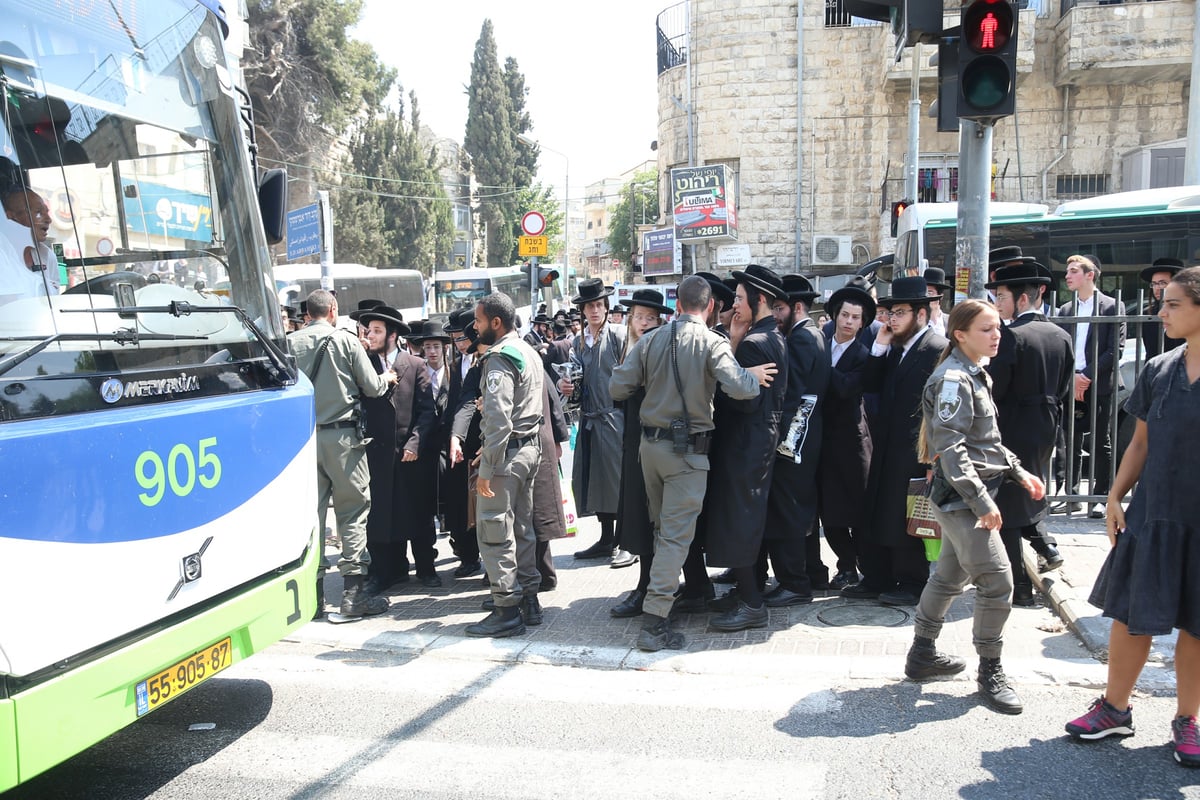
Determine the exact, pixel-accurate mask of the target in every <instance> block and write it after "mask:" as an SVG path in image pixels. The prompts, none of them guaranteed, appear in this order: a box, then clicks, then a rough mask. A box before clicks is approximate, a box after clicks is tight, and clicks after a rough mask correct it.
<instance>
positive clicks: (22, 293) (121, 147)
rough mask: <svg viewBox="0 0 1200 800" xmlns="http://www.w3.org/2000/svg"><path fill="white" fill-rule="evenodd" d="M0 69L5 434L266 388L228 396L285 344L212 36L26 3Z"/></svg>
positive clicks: (116, 9)
mask: <svg viewBox="0 0 1200 800" xmlns="http://www.w3.org/2000/svg"><path fill="white" fill-rule="evenodd" d="M0 70H2V71H3V74H4V77H5V80H6V84H7V92H6V98H5V101H4V104H3V109H4V117H3V125H2V126H0V198H2V199H3V202H4V207H5V211H6V212H7V213H6V216H7V217H8V219H6V220H3V221H2V224H0V228H2V230H3V233H4V235H3V236H0V306H2V307H3V311H4V313H3V314H0V382H3V383H6V384H7V386H6V387H5V390H4V392H3V399H0V419H14V418H24V417H30V416H46V415H54V414H62V413H72V412H80V411H86V410H94V409H97V408H104V407H107V406H109V405H112V404H115V403H116V402H118V401H119V400H122V399H126V400H137V399H141V400H144V401H147V402H149V401H151V400H152V399H153V398H157V399H159V400H161V399H171V398H172V397H177V396H178V394H177V393H176V392H172V391H167V392H163V391H161V390H162V389H163V387H164V386H168V387H174V388H176V389H181V390H182V391H186V392H189V394H188V395H187V396H196V394H197V393H199V394H201V395H203V394H204V393H226V392H228V391H238V390H248V389H253V388H257V387H259V386H261V385H268V384H269V383H270V382H271V381H270V380H269V379H267V378H266V377H264V376H256V377H250V378H249V379H248V380H246V379H241V378H239V379H236V380H230V379H228V374H242V375H246V376H254V375H255V371H254V370H239V369H238V367H237V365H238V364H239V363H244V362H246V361H251V362H259V363H269V362H273V361H274V362H278V360H279V355H280V353H281V348H282V347H283V327H282V322H281V319H280V314H279V308H278V305H277V302H276V300H275V291H274V288H273V285H272V282H271V281H270V279H269V277H268V274H267V265H268V264H269V253H268V251H267V243H266V239H265V235H264V233H263V231H262V229H261V227H260V222H259V217H258V214H257V213H255V210H254V209H253V207H252V206H250V205H249V202H251V201H252V198H254V197H255V194H256V184H255V181H254V176H253V175H252V174H251V172H250V170H249V168H248V167H249V165H248V161H247V159H246V157H245V153H244V151H243V150H242V148H245V147H246V146H247V138H246V131H245V129H244V126H243V122H242V120H241V117H240V114H239V102H240V101H237V100H235V90H234V88H233V82H232V78H231V75H230V73H229V70H228V69H227V67H226V65H225V56H224V52H223V41H222V34H221V31H220V29H219V27H218V25H217V23H216V22H215V20H214V19H213V18H212V17H211V16H210V15H209V14H208V13H207V11H206V10H205V9H204V8H203V7H201V6H198V5H197V4H195V3H190V2H183V1H182V0H161V1H160V2H155V3H135V2H132V1H131V0H114V2H112V3H106V4H103V5H100V4H86V9H83V7H82V6H80V4H78V3H73V2H67V1H66V0H31V2H26V3H22V4H20V5H17V6H10V7H9V9H8V11H7V12H6V14H5V25H4V29H3V31H2V32H0ZM218 284H220V285H221V286H222V290H221V291H219V292H218V291H214V287H216V286H217V285H218ZM234 306H236V307H237V309H239V310H240V311H235V310H234V308H233V307H234ZM193 309H194V313H193ZM242 312H244V314H243V313H242ZM39 343H40V344H39ZM35 344H36V345H37V346H36V347H33V345H35ZM227 373H228V374H227ZM114 380H115V381H116V382H115V383H114V382H113V381H114ZM13 385H20V387H21V391H20V392H14V391H10V388H11V387H12V386H13ZM131 386H132V387H134V388H133V389H132V390H130V389H129V387H131ZM105 387H107V388H105ZM147 387H150V389H152V390H153V391H152V392H149V393H148V392H147V391H146V390H147ZM130 391H131V392H132V394H130V393H129V392H130Z"/></svg>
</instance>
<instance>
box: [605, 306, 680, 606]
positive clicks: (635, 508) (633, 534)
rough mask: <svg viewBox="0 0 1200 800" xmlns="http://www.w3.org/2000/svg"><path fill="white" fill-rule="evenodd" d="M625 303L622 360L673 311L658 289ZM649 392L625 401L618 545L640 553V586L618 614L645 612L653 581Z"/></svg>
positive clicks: (635, 394)
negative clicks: (645, 419) (645, 427)
mask: <svg viewBox="0 0 1200 800" xmlns="http://www.w3.org/2000/svg"><path fill="white" fill-rule="evenodd" d="M621 304H622V305H626V306H629V309H630V314H629V317H630V318H629V320H628V322H627V324H628V326H629V332H628V334H627V338H626V339H625V352H624V353H622V354H621V360H622V361H624V360H625V356H627V355H628V354H629V351H630V350H632V349H633V346H634V344H636V343H637V340H638V339H640V338H641V337H643V336H645V335H646V334H648V333H649V332H650V331H652V330H654V329H655V328H657V327H658V326H659V325H662V317H661V316H660V315H661V314H670V313H672V312H671V307H670V306H667V305H664V304H663V296H662V293H661V292H659V291H657V290H655V289H638V290H637V291H635V292H634V293H633V298H632V299H631V300H622V301H621ZM645 396H646V389H645V388H644V387H641V388H639V389H638V390H637V391H636V392H634V394H633V396H632V397H630V398H629V399H628V400H626V401H625V402H624V406H625V420H626V425H625V439H624V449H623V450H622V451H621V493H620V494H621V500H620V506H619V513H618V515H617V546H618V547H619V548H620V549H622V550H625V551H627V552H630V553H632V554H633V555H635V556H639V557H640V562H639V563H640V574H639V575H638V584H637V588H636V589H634V590H633V591H632V592H630V593H629V594H627V595H626V596H625V598H624V599H623V600H621V602H620V603H617V604H616V605H615V606H613V607H612V608H610V609H609V610H608V613H609V614H612V615H613V616H614V617H618V618H626V617H638V616H641V614H642V602H643V601H644V600H645V599H646V588H647V587H648V586H649V585H650V564H651V563H652V562H653V560H654V558H653V557H654V547H653V544H654V523H653V522H651V521H650V506H649V504H648V503H647V501H646V483H645V481H644V480H643V479H642V466H641V464H639V463H638V446H639V444H640V443H641V440H642V426H641V423H639V422H638V418H639V415H640V414H641V410H642V399H643V398H644V397H645Z"/></svg>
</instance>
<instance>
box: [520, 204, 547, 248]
mask: <svg viewBox="0 0 1200 800" xmlns="http://www.w3.org/2000/svg"><path fill="white" fill-rule="evenodd" d="M526 216H528V215H526ZM538 216H541V215H540V214H539V215H538ZM522 224H524V221H522ZM549 242H550V240H549V238H548V237H546V236H522V237H520V238H519V239H518V240H517V255H519V256H522V257H532V256H536V257H538V258H542V257H544V256H548V255H550V244H549Z"/></svg>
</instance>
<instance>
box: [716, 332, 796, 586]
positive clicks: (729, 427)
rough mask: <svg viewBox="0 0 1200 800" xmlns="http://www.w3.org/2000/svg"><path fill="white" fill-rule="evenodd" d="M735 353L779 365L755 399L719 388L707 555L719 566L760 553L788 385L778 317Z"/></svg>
mask: <svg viewBox="0 0 1200 800" xmlns="http://www.w3.org/2000/svg"><path fill="white" fill-rule="evenodd" d="M734 355H735V356H736V357H737V360H738V363H739V364H741V365H742V366H743V367H753V366H756V365H758V364H767V363H771V362H774V363H775V365H776V367H777V369H778V370H779V371H778V372H777V373H776V374H775V380H774V381H773V382H772V383H771V386H770V387H769V388H767V389H764V390H762V391H760V392H759V393H758V395H757V396H756V397H755V398H754V399H752V400H731V399H730V398H729V397H728V396H727V395H726V394H725V393H724V392H722V391H721V390H720V389H719V388H718V389H717V394H716V397H715V400H714V416H713V423H714V424H715V426H716V427H715V430H714V431H713V441H712V449H711V451H710V455H709V464H710V471H709V476H708V486H709V492H710V494H711V495H712V496H711V497H710V498H709V499H710V502H708V503H706V504H705V514H704V524H705V526H706V528H707V530H706V533H705V540H704V544H705V550H706V552H707V554H708V559H707V560H708V564H709V566H715V567H745V566H749V565H751V564H753V563H754V562H755V560H756V559H757V558H758V550H759V547H760V545H761V544H762V537H763V529H764V527H765V525H766V521H767V491H768V490H769V489H770V486H771V473H772V471H773V469H774V466H775V448H776V447H777V446H778V445H779V420H780V416H781V415H782V413H783V396H784V394H785V392H786V391H787V363H788V362H787V349H786V346H785V344H784V341H783V336H781V335H780V333H779V329H778V326H777V325H776V323H775V319H774V317H766V318H765V319H761V320H759V321H758V322H756V323H754V325H752V326H751V328H750V331H749V332H748V333H747V334H746V337H745V338H744V339H742V341H741V342H740V343H739V344H738V347H737V351H736V352H735V353H734ZM714 492H715V494H713V493H714Z"/></svg>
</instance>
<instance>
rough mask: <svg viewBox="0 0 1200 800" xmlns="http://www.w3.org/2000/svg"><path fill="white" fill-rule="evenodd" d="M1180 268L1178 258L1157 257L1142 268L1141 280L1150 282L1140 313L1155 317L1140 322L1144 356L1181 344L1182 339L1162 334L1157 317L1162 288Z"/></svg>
mask: <svg viewBox="0 0 1200 800" xmlns="http://www.w3.org/2000/svg"><path fill="white" fill-rule="evenodd" d="M1181 269H1183V262H1182V261H1180V260H1179V259H1178V258H1157V259H1155V260H1154V263H1153V264H1151V265H1150V266H1148V267H1146V268H1145V269H1144V270H1142V273H1141V274H1142V280H1143V281H1145V282H1146V283H1148V284H1150V299H1149V300H1148V301H1147V302H1146V308H1145V310H1143V311H1142V313H1143V314H1145V315H1147V316H1151V317H1154V318H1155V319H1154V321H1153V322H1143V323H1142V346H1143V347H1144V348H1145V349H1146V358H1154V357H1155V356H1156V355H1158V354H1159V353H1165V352H1167V351H1168V350H1174V349H1175V348H1176V347H1179V345H1181V344H1183V341H1184V340H1183V339H1172V338H1171V337H1170V336H1163V332H1162V331H1163V327H1162V321H1161V320H1159V319H1158V312H1159V311H1161V310H1162V296H1163V289H1166V288H1167V284H1168V283H1170V282H1171V278H1173V277H1175V273H1176V272H1179V271H1180V270H1181Z"/></svg>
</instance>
